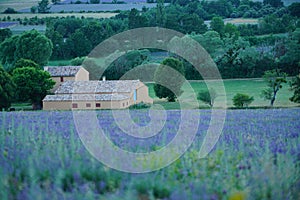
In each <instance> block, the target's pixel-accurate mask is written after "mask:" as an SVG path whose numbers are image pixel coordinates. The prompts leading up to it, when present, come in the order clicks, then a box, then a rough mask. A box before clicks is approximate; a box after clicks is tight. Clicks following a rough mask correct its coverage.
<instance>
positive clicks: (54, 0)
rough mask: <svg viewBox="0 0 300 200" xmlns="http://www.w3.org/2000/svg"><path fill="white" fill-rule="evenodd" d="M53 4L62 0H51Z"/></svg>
mask: <svg viewBox="0 0 300 200" xmlns="http://www.w3.org/2000/svg"><path fill="white" fill-rule="evenodd" d="M51 1H52V3H53V4H58V3H59V2H60V0H51Z"/></svg>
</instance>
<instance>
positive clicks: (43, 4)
mask: <svg viewBox="0 0 300 200" xmlns="http://www.w3.org/2000/svg"><path fill="white" fill-rule="evenodd" d="M49 10H50V6H49V0H42V1H40V2H39V3H38V12H39V13H48V12H49Z"/></svg>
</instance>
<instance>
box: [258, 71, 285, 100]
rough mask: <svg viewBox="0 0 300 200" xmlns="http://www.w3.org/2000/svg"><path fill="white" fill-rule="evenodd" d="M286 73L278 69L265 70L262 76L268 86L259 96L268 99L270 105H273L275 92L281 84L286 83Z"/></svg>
mask: <svg viewBox="0 0 300 200" xmlns="http://www.w3.org/2000/svg"><path fill="white" fill-rule="evenodd" d="M286 77H287V74H286V73H284V72H281V71H280V70H278V69H273V70H269V71H266V72H265V74H264V76H263V78H264V80H265V81H266V82H267V86H268V88H266V89H264V90H263V91H262V93H261V96H262V97H263V98H264V99H266V100H270V106H273V105H274V102H275V100H276V95H277V92H278V91H279V90H280V89H281V88H282V84H283V83H286V82H287V81H286Z"/></svg>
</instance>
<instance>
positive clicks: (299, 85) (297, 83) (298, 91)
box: [290, 75, 300, 103]
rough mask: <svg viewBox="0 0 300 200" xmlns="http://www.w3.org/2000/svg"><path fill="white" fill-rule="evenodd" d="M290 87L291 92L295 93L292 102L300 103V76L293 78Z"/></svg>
mask: <svg viewBox="0 0 300 200" xmlns="http://www.w3.org/2000/svg"><path fill="white" fill-rule="evenodd" d="M290 86H291V90H292V91H293V92H294V94H293V96H292V97H291V98H290V101H292V102H295V103H300V75H298V76H296V77H295V78H293V80H292V82H291V83H290Z"/></svg>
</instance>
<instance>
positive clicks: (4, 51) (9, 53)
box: [0, 35, 20, 71]
mask: <svg viewBox="0 0 300 200" xmlns="http://www.w3.org/2000/svg"><path fill="white" fill-rule="evenodd" d="M19 37H20V36H19V35H13V36H12V37H10V38H7V39H6V40H4V41H3V42H2V43H1V45H0V61H1V63H2V64H3V65H4V68H5V70H7V71H9V70H11V69H12V68H13V67H14V64H15V62H16V61H15V52H16V50H17V47H16V45H17V41H18V40H19Z"/></svg>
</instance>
